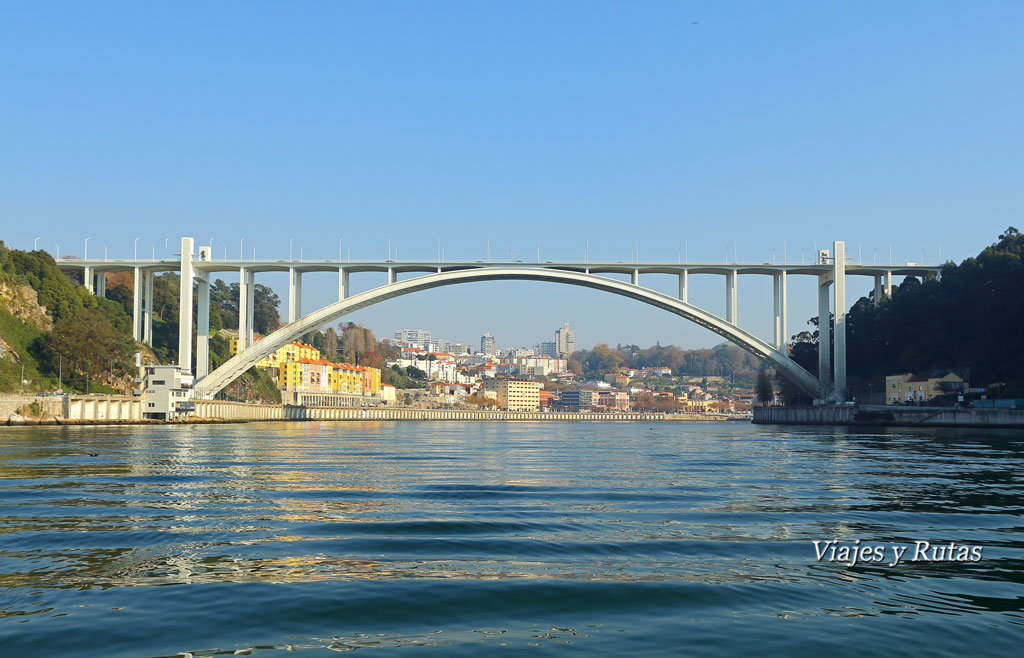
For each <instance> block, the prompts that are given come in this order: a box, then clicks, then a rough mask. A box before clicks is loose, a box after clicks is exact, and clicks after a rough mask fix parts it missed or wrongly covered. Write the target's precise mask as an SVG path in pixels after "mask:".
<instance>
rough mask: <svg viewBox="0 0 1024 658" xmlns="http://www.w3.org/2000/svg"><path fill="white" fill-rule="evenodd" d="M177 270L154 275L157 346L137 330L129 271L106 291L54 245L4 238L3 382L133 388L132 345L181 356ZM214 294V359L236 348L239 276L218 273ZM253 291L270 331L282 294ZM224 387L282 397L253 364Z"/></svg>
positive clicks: (2, 388) (169, 359) (238, 394)
mask: <svg viewBox="0 0 1024 658" xmlns="http://www.w3.org/2000/svg"><path fill="white" fill-rule="evenodd" d="M178 280H179V277H178V276H177V275H176V274H173V273H166V274H162V275H160V276H157V277H154V282H153V299H154V305H153V310H154V314H153V348H152V349H150V348H149V347H148V346H146V345H144V344H142V343H137V342H135V341H134V340H133V339H132V331H131V311H132V297H133V291H132V287H131V284H132V281H131V277H128V276H124V274H123V273H112V274H109V275H108V281H107V283H108V285H107V296H106V297H97V296H95V295H92V294H90V293H89V291H88V290H86V289H85V287H84V286H82V285H81V283H80V282H76V281H74V280H73V279H72V278H69V277H68V276H67V275H65V274H64V273H63V272H61V271H60V270H59V269H58V267H57V263H56V262H55V261H54V259H53V257H52V256H50V254H48V253H47V252H45V251H31V252H30V251H20V250H17V249H8V248H7V247H6V245H4V244H3V242H0V392H21V391H24V392H42V391H56V390H65V391H72V392H90V393H122V394H123V393H127V392H128V391H129V390H130V388H131V385H132V379H133V378H134V377H135V376H136V370H135V366H134V358H133V357H134V354H135V352H141V353H142V354H143V362H144V363H173V362H174V361H175V360H176V357H177V348H178V317H179V315H178V311H179V296H178V294H179V287H178ZM210 298H211V308H210V320H211V340H210V361H211V366H212V367H217V366H219V365H220V364H221V363H223V362H224V361H226V360H227V359H228V358H230V356H231V355H230V351H229V345H230V344H229V337H228V335H227V333H226V332H225V331H224V330H226V329H236V330H237V327H238V285H237V284H234V285H233V286H227V285H225V284H224V283H223V282H222V281H219V280H218V281H216V282H215V283H214V285H213V286H211V295H210ZM255 299H256V309H257V312H256V322H255V325H256V330H257V331H263V332H269V331H272V330H273V329H274V328H276V327H277V326H278V325H279V324H280V317H279V316H278V313H277V306H278V304H279V303H280V302H279V300H278V298H277V295H275V294H274V293H273V291H272V290H271V289H270V288H267V287H266V286H260V285H257V286H256V298H255ZM194 317H196V314H195V313H193V318H194ZM193 349H194V348H193ZM193 357H194V352H193ZM225 395H226V397H230V398H236V399H251V400H265V401H274V400H276V401H280V399H281V398H280V392H279V391H278V390H277V386H276V383H275V381H274V379H273V378H272V377H270V376H269V375H267V374H265V373H262V372H260V371H259V370H257V369H255V368H253V369H251V370H250V371H249V372H247V373H245V374H244V375H243V376H242V377H240V378H239V379H238V380H237V381H236V382H234V383H233V384H232V385H231V386H230V387H229V388H228V389H227V391H226V392H225Z"/></svg>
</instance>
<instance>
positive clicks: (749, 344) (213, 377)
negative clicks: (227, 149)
mask: <svg viewBox="0 0 1024 658" xmlns="http://www.w3.org/2000/svg"><path fill="white" fill-rule="evenodd" d="M503 280H504V281H508V280H526V281H548V282H553V283H563V284H569V285H576V286H583V287H585V288H592V289H594V290H601V291H604V292H609V293H612V294H616V295H622V296H623V297H629V298H631V299H635V300H638V301H641V302H644V303H646V304H650V305H651V306H655V307H657V308H660V309H663V310H666V311H668V312H670V313H675V314H676V315H679V316H682V317H683V318H686V319H687V320H689V321H691V322H694V323H696V324H699V325H701V326H702V327H706V328H708V329H710V330H711V331H714V332H715V333H717V334H718V335H720V336H722V337H723V338H725V339H727V340H729V341H730V342H732V343H734V344H736V345H737V346H739V347H740V348H742V349H744V350H746V351H747V352H750V353H751V354H753V355H755V356H757V357H760V358H763V359H765V360H767V361H768V362H769V363H771V364H772V365H773V366H774V367H775V368H776V369H777V370H778V371H779V372H780V373H781V374H782V376H783V377H785V378H786V379H787V380H789V381H791V382H792V383H793V384H795V385H796V386H797V387H798V388H800V389H801V390H802V391H804V392H805V393H807V394H808V395H810V396H812V397H815V398H823V397H824V396H825V392H824V391H823V390H822V385H821V384H820V383H819V381H818V378H817V377H815V376H814V375H812V374H811V373H810V372H808V371H807V370H805V369H804V368H802V367H801V366H800V365H798V364H797V363H796V362H795V361H793V360H792V359H791V358H789V357H788V356H787V355H786V354H785V353H784V352H782V351H780V350H779V349H776V348H775V347H774V346H772V345H771V344H769V343H768V342H766V341H764V340H761V339H760V338H758V337H757V336H754V335H753V334H751V333H750V332H748V331H745V330H743V329H741V328H740V327H738V326H736V325H734V324H732V323H730V322H728V321H727V320H724V319H722V318H720V317H718V316H717V315H714V314H712V313H709V312H708V311H705V310H703V309H701V308H699V307H697V306H694V305H692V304H689V303H687V302H685V301H681V300H679V299H676V298H675V297H672V296H670V295H666V294H664V293H660V292H658V291H656V290H651V289H650V288H644V287H642V286H639V285H636V284H633V283H627V282H625V281H620V280H617V279H611V278H608V277H604V276H599V275H595V274H590V273H585V272H574V271H565V270H558V269H552V268H523V267H494V266H489V267H480V268H470V269H459V270H449V271H439V272H437V273H433V274H426V275H423V276H418V277H415V278H411V279H406V280H403V281H396V282H394V283H388V284H387V285H384V286H380V287H378V288H374V289H372V290H367V291H366V292H362V293H359V294H357V295H353V296H351V297H348V298H346V299H343V300H340V301H338V302H335V303H333V304H329V305H328V306H325V307H323V308H321V309H319V310H317V311H314V312H312V313H310V314H308V315H306V316H305V317H302V318H299V319H298V320H296V321H295V322H292V323H291V324H288V325H287V326H285V327H282V328H280V329H278V330H277V331H275V332H273V333H271V334H270V335H269V336H266V337H265V338H264V339H263V340H261V341H259V342H257V343H255V344H254V345H252V346H251V347H248V348H246V349H245V350H243V351H241V352H239V353H238V354H236V355H235V356H233V357H231V358H230V359H229V360H227V361H226V362H225V363H224V364H223V365H221V366H220V367H219V368H217V369H216V370H214V371H213V372H211V373H210V374H209V375H207V376H206V377H204V378H202V379H201V380H199V381H197V382H196V386H195V388H196V394H197V396H198V397H209V396H212V395H214V394H216V393H217V392H218V391H220V390H221V389H223V388H224V387H225V386H227V385H228V384H230V383H231V382H232V381H234V380H235V379H236V378H237V377H239V376H240V375H241V374H242V373H243V372H245V371H246V370H248V369H249V368H251V367H252V366H253V365H255V364H256V362H257V361H259V360H260V359H262V358H264V357H266V356H268V355H270V354H271V353H273V352H275V351H276V350H277V349H278V348H280V347H282V346H283V345H286V344H287V343H289V342H291V341H293V340H296V339H298V338H299V337H300V336H302V335H303V334H306V333H308V332H310V331H313V330H314V329H319V328H320V327H322V326H323V325H325V324H327V323H328V322H332V321H334V320H337V319H338V318H340V317H342V316H344V315H346V314H348V313H352V312H353V311H358V310H359V309H363V308H366V307H368V306H372V305H374V304H377V303H379V302H383V301H385V300H388V299H393V298H395V297H401V296H402V295H408V294H410V293H414V292H419V291H422V290H429V289H431V288H439V287H441V286H450V285H455V284H460V283H472V282H476V281H503ZM783 349H784V348H783Z"/></svg>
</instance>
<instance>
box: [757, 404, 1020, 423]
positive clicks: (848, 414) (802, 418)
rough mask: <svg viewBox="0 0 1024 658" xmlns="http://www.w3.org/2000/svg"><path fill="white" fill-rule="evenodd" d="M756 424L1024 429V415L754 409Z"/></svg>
mask: <svg viewBox="0 0 1024 658" xmlns="http://www.w3.org/2000/svg"><path fill="white" fill-rule="evenodd" d="M754 422H755V423H764V424H774V425H876V426H877V425H882V426H885V425H889V426H896V427H917V426H920V427H1010V428H1022V429H1024V411H1021V410H1011V409H954V408H949V407H900V406H890V405H864V406H859V407H854V406H838V407H830V406H824V405H823V406H818V407H755V408H754Z"/></svg>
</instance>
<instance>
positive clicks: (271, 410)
mask: <svg viewBox="0 0 1024 658" xmlns="http://www.w3.org/2000/svg"><path fill="white" fill-rule="evenodd" d="M192 404H193V405H194V410H193V411H192V412H191V413H189V415H188V416H187V417H179V418H176V419H173V420H154V419H150V418H143V417H142V416H143V413H142V405H141V402H140V400H139V399H138V398H132V397H129V396H109V395H104V396H6V397H4V398H0V411H6V412H7V413H6V414H5V416H6V417H5V416H0V418H3V419H4V420H0V423H3V422H5V423H6V425H7V426H17V425H152V424H202V423H240V422H257V421H280V420H290V421H351V420H388V421H399V420H444V421H471V422H486V421H491V422H547V421H570V422H708V421H712V422H721V421H736V420H739V421H744V422H745V421H748V420H749V417H743V416H727V415H723V414H665V413H648V412H613V413H607V412H603V413H591V412H580V411H501V410H476V409H418V408H412V407H386V406H380V407H319V406H302V405H292V404H249V403H246V402H232V401H225V400H194V401H193V402H192ZM29 409H32V410H33V411H32V413H29V412H28V410H29Z"/></svg>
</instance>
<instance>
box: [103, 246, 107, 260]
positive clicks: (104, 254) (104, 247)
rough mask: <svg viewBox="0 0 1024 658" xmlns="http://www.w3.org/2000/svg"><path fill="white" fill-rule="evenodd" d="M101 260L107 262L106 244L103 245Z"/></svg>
mask: <svg viewBox="0 0 1024 658" xmlns="http://www.w3.org/2000/svg"><path fill="white" fill-rule="evenodd" d="M103 260H107V243H106V242H104V243H103Z"/></svg>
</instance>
